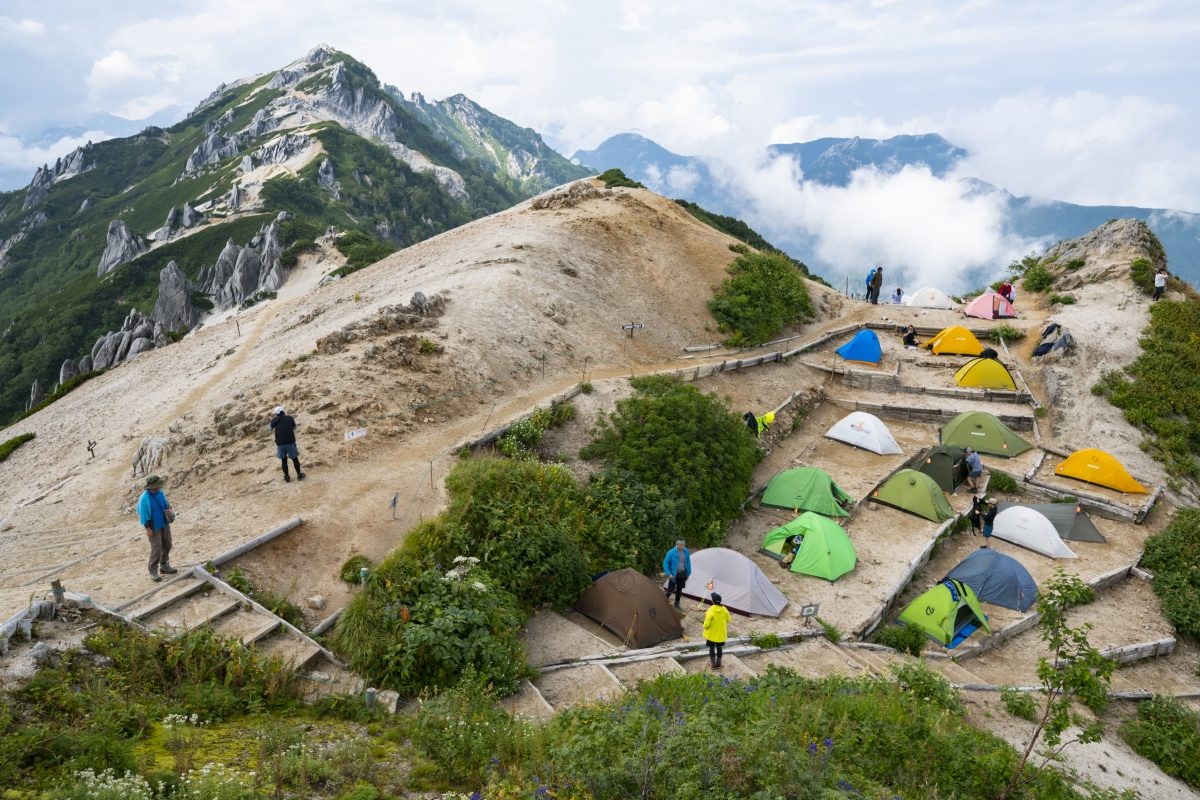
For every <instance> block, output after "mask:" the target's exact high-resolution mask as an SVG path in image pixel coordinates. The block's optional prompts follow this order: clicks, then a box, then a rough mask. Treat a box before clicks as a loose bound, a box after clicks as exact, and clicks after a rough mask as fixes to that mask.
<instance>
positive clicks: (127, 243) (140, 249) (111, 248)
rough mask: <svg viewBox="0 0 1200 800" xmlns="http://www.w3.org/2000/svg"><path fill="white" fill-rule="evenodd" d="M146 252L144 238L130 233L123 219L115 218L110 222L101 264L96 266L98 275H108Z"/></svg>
mask: <svg viewBox="0 0 1200 800" xmlns="http://www.w3.org/2000/svg"><path fill="white" fill-rule="evenodd" d="M144 252H146V244H145V242H143V241H142V238H141V237H140V236H136V235H134V234H133V233H130V231H129V227H128V226H127V225H126V224H125V222H124V221H123V220H119V219H114V220H113V221H112V222H110V223H108V243H107V244H106V245H105V247H104V255H102V256H101V257H100V266H99V267H97V268H96V277H100V276H102V275H107V274H108V273H110V272H112V271H113V270H114V269H116V268H117V267H119V266H120V265H122V264H124V263H125V262H126V261H132V260H133V259H135V258H137V257H138V256H139V255H141V254H142V253H144Z"/></svg>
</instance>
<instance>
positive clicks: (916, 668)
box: [892, 661, 963, 714]
mask: <svg viewBox="0 0 1200 800" xmlns="http://www.w3.org/2000/svg"><path fill="white" fill-rule="evenodd" d="M892 674H894V675H895V676H896V683H897V684H898V685H899V686H900V688H901V689H903V690H904V691H906V692H911V693H912V694H914V695H916V696H917V697H918V698H920V699H921V700H922V701H923V702H926V703H930V704H932V705H935V706H937V707H938V708H941V709H944V710H945V711H951V712H953V713H955V714H962V713H963V704H962V698H961V697H960V696H959V694H958V690H957V689H955V688H954V687H953V686H952V685H951V684H950V681H948V680H946V679H945V678H944V677H942V675H941V674H940V673H938V672H935V671H933V670H932V669H930V668H929V667H927V666H926V665H925V664H924V663H923V662H921V661H917V662H916V663H912V664H900V665H897V666H893V667H892Z"/></svg>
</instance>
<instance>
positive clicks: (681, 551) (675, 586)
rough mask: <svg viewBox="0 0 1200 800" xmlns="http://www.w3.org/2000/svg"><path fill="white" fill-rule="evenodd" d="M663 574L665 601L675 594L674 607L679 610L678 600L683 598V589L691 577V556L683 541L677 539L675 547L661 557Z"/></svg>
mask: <svg viewBox="0 0 1200 800" xmlns="http://www.w3.org/2000/svg"><path fill="white" fill-rule="evenodd" d="M663 572H665V573H666V574H667V599H668V600H669V599H670V598H671V593H672V592H674V593H675V607H676V608H679V598H680V597H682V596H683V587H684V586H686V585H687V579H688V578H689V577H691V575H692V554H691V552H690V551H689V550H688V549H687V545H686V544H685V543H684V541H683V539H678V540H676V542H675V546H674V547H672V548H671V549H670V550H668V551H667V554H666V555H665V556H663Z"/></svg>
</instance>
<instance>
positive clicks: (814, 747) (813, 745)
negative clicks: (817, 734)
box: [808, 742, 817, 753]
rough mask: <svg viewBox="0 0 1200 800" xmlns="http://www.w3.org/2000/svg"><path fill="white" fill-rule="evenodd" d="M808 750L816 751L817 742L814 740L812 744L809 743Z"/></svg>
mask: <svg viewBox="0 0 1200 800" xmlns="http://www.w3.org/2000/svg"><path fill="white" fill-rule="evenodd" d="M808 752H810V753H815V752H817V743H816V742H813V743H812V744H810V745H809V746H808Z"/></svg>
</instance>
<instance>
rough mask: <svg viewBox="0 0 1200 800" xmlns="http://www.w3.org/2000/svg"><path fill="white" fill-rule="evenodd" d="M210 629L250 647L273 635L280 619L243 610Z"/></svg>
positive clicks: (220, 620) (211, 626) (224, 618)
mask: <svg viewBox="0 0 1200 800" xmlns="http://www.w3.org/2000/svg"><path fill="white" fill-rule="evenodd" d="M209 627H210V628H212V629H213V631H214V632H216V633H217V634H218V635H220V636H224V637H226V638H229V639H238V640H239V641H241V643H242V644H244V645H247V646H248V645H252V644H254V643H255V642H257V641H259V640H260V639H263V638H265V637H267V636H268V635H270V634H271V633H273V632H274V631H275V629H276V628H278V627H279V619H278V618H277V617H274V616H268V615H266V614H260V613H259V612H257V611H253V610H250V609H246V608H242V609H240V610H238V611H236V612H234V613H232V614H226V615H225V616H223V617H221V618H220V619H218V620H216V621H215V622H213V624H212V625H210V626H209Z"/></svg>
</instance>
